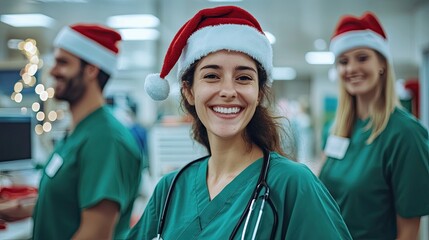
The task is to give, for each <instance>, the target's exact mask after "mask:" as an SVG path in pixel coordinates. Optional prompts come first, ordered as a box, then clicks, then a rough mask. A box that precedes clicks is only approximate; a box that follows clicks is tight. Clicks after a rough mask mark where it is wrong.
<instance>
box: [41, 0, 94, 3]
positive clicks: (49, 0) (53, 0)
mask: <svg viewBox="0 0 429 240" xmlns="http://www.w3.org/2000/svg"><path fill="white" fill-rule="evenodd" d="M35 1H36V2H43V3H57V2H59V3H64V2H69V3H87V2H88V1H87V0H35Z"/></svg>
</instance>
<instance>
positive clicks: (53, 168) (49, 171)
mask: <svg viewBox="0 0 429 240" xmlns="http://www.w3.org/2000/svg"><path fill="white" fill-rule="evenodd" d="M63 162H64V161H63V158H62V157H61V156H60V155H58V154H57V153H55V154H54V155H53V156H52V159H51V161H50V162H49V164H48V166H46V168H45V173H46V175H48V176H49V177H51V178H52V177H54V176H55V174H57V172H58V169H60V167H61V166H62V165H63Z"/></svg>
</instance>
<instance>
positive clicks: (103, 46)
mask: <svg viewBox="0 0 429 240" xmlns="http://www.w3.org/2000/svg"><path fill="white" fill-rule="evenodd" d="M120 40H121V35H120V34H119V33H118V32H116V31H115V30H113V29H110V28H107V27H105V26H101V25H96V24H75V25H71V26H67V27H64V28H63V29H62V30H61V31H60V32H59V33H58V35H57V37H56V38H55V40H54V46H55V47H58V48H62V49H64V50H66V51H68V52H70V53H72V54H74V55H76V56H77V57H79V58H81V59H83V60H85V61H87V62H89V63H91V64H94V65H96V66H98V67H99V68H100V69H102V70H103V71H105V72H106V73H108V74H112V73H113V72H114V70H115V69H116V61H117V56H118V52H119V49H118V43H119V41H120Z"/></svg>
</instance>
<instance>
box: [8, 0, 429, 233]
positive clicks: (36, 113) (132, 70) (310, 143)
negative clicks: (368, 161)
mask: <svg viewBox="0 0 429 240" xmlns="http://www.w3.org/2000/svg"><path fill="white" fill-rule="evenodd" d="M218 5H237V6H240V7H243V8H245V9H246V10H248V11H249V12H251V13H252V14H253V15H254V16H255V17H256V18H257V19H258V20H259V22H260V24H261V26H262V28H263V29H264V30H265V31H266V34H267V36H269V38H270V41H271V43H272V47H273V50H274V66H275V71H274V75H273V77H274V83H273V92H274V97H275V101H274V104H275V108H276V110H277V111H278V113H279V114H280V115H283V116H286V117H287V118H288V119H289V122H287V123H285V124H286V125H287V126H288V128H289V129H290V131H291V133H292V135H293V136H294V139H293V141H292V142H287V143H285V147H289V146H290V145H294V146H296V148H297V151H296V156H297V160H298V161H300V162H303V163H305V164H307V165H308V166H309V167H310V168H311V169H312V170H313V171H314V172H315V173H317V171H318V169H319V165H320V164H319V163H320V161H319V156H320V153H321V133H322V131H323V128H324V127H325V124H326V123H327V122H329V121H330V120H331V119H332V117H333V115H334V113H335V108H336V104H337V79H336V74H335V71H334V70H333V65H332V63H333V57H332V55H331V53H330V52H328V45H329V41H330V37H331V35H332V32H333V29H334V27H335V24H336V23H337V21H338V19H339V16H340V15H343V14H353V15H361V14H362V13H363V12H365V11H368V10H369V11H373V12H375V13H376V15H377V16H378V17H379V19H380V20H381V22H382V24H383V26H384V27H385V31H386V33H387V36H388V39H389V43H390V48H391V52H392V56H393V63H394V66H395V69H396V75H397V89H398V92H399V96H400V98H401V102H402V103H403V105H404V106H405V107H406V108H407V109H408V110H409V111H410V112H412V113H413V114H414V115H415V116H417V117H418V118H420V119H421V121H422V122H423V124H424V125H425V126H426V127H428V125H429V104H428V103H429V27H428V25H427V24H428V22H429V0H406V1H405V0H323V1H322V0H300V1H292V0H264V1H262V0H242V1H237V0H235V1H220V0H216V1H215V0H213V1H209V0H0V135H1V137H0V141H1V143H0V145H2V146H3V148H1V147H0V156H1V158H0V170H1V171H9V170H11V171H14V170H17V169H19V168H26V166H28V165H27V163H28V161H29V159H30V162H31V164H34V163H38V164H43V162H44V161H46V155H47V154H48V153H49V152H50V151H51V150H52V147H53V145H54V144H55V142H56V141H57V140H58V139H60V138H62V137H63V136H64V132H65V130H66V127H67V126H68V124H69V121H70V117H69V114H68V112H67V106H66V105H65V104H64V103H61V102H56V101H55V100H53V99H52V96H53V90H52V88H50V86H51V83H52V79H51V77H50V76H49V74H48V73H49V69H50V67H51V66H52V63H53V57H52V53H53V52H52V50H53V49H52V42H53V39H54V37H55V35H56V34H57V33H58V31H59V30H60V29H61V28H62V27H63V26H66V25H69V24H73V23H78V22H92V23H101V24H106V25H109V26H111V27H113V28H116V29H117V30H118V31H120V33H121V35H122V37H123V38H124V41H123V42H122V43H121V46H120V49H121V51H120V56H119V63H118V66H117V72H116V73H115V74H114V75H113V76H112V78H111V80H110V81H109V83H108V85H107V87H106V89H105V91H104V92H105V96H106V99H107V102H108V103H109V104H110V105H111V106H112V108H113V109H114V112H115V115H116V116H117V117H118V119H120V120H121V121H122V122H123V123H124V124H125V125H127V126H128V127H129V128H130V129H133V131H135V133H136V136H138V138H139V141H141V147H142V150H143V151H144V152H145V156H146V158H145V166H146V168H145V173H144V186H142V195H143V196H146V197H147V196H148V195H150V194H151V191H152V188H153V186H154V184H155V183H156V182H157V180H158V179H159V177H161V176H162V175H163V174H164V173H166V172H167V171H170V170H172V169H175V168H177V167H180V166H182V165H183V164H184V163H186V162H188V161H190V160H192V159H194V158H196V157H198V156H200V155H203V154H205V151H204V149H202V148H201V147H200V146H199V145H198V144H196V143H194V142H193V141H192V140H191V139H190V137H189V119H188V118H187V117H186V116H184V114H183V112H182V111H181V109H180V106H179V101H178V99H179V85H178V81H177V79H176V78H175V74H176V72H175V71H173V72H172V73H171V74H170V75H169V76H168V79H169V81H170V86H172V93H171V95H170V96H169V98H168V99H167V100H166V101H163V102H155V101H153V100H151V99H150V98H149V97H148V95H147V94H146V93H145V92H144V90H143V85H144V79H145V76H146V75H147V74H148V73H153V72H159V71H160V68H161V65H162V61H163V58H164V54H165V52H166V50H167V48H168V46H169V43H170V41H171V40H172V38H173V36H174V35H175V33H176V32H177V30H178V29H179V28H180V27H181V26H182V24H183V23H184V22H185V21H187V20H188V19H189V18H190V17H192V16H193V15H194V14H195V13H196V12H197V11H198V10H200V9H202V8H206V7H214V6H218ZM12 135H13V136H18V135H19V136H20V137H19V138H15V139H18V140H17V141H15V142H14V141H12V140H10V139H11V137H10V136H12ZM6 143H8V144H9V145H6ZM10 146H15V149H19V151H16V153H14V152H11V151H12V150H11V149H12V147H10ZM23 149H27V153H23V152H25V151H24V150H23ZM6 153H8V154H9V155H7V154H6ZM424 224H426V225H424V228H423V231H424V232H426V233H422V234H426V235H424V237H426V238H422V239H428V238H427V236H428V235H427V230H428V229H429V224H427V222H426V223H424ZM422 236H423V235H422Z"/></svg>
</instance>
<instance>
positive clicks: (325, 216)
mask: <svg viewBox="0 0 429 240" xmlns="http://www.w3.org/2000/svg"><path fill="white" fill-rule="evenodd" d="M207 163H208V160H207V159H205V160H203V161H200V162H197V163H194V164H193V165H191V166H190V167H189V168H187V169H186V170H185V171H184V172H183V173H182V174H181V175H180V176H179V177H178V180H177V183H176V185H175V188H174V190H173V193H172V199H171V201H170V204H169V206H168V214H167V216H166V219H165V226H164V230H163V233H162V237H163V239H169V240H172V239H183V240H185V239H186V240H190V239H228V238H229V236H230V235H231V233H232V231H233V228H234V226H235V225H236V223H237V222H238V220H239V217H240V216H241V214H242V212H243V211H244V209H245V207H246V204H247V203H248V201H249V199H250V198H251V195H252V192H253V190H254V188H255V186H256V183H257V180H258V177H259V173H260V171H261V167H262V163H263V160H262V158H261V159H259V160H257V161H256V162H254V163H253V164H252V165H250V166H249V167H247V168H246V169H245V170H244V171H243V172H241V173H240V174H239V175H238V176H237V177H236V178H235V179H234V180H233V181H232V182H231V183H229V184H228V185H227V186H226V187H225V188H224V189H223V190H222V191H221V192H220V193H219V194H218V195H217V196H216V197H215V198H214V199H212V200H210V197H209V192H208V189H207V184H206V176H207ZM175 174H176V173H172V174H169V175H167V176H165V177H163V178H162V179H161V180H160V182H159V183H158V185H157V187H156V188H155V191H154V193H153V195H152V197H151V199H150V200H149V202H148V205H147V207H146V209H145V211H144V213H143V216H142V217H141V219H140V221H139V222H138V223H137V224H136V226H135V227H134V228H133V229H132V230H131V233H130V235H129V239H152V238H154V237H156V235H157V234H156V233H157V226H158V220H159V217H160V214H161V210H162V209H163V206H164V202H165V199H166V195H167V191H168V189H169V186H170V184H171V182H172V178H173V177H174V176H175ZM267 182H268V185H269V187H270V195H269V198H270V199H271V201H272V203H273V207H272V206H270V205H269V204H268V203H266V204H265V208H264V211H263V215H262V218H261V223H260V226H259V231H258V233H257V238H256V239H270V234H271V231H272V230H274V231H275V239H291V240H296V239H320V240H323V239H326V240H333V239H342V240H344V239H351V237H350V234H349V232H348V230H347V228H346V225H345V223H344V221H343V219H342V218H341V215H340V212H339V209H338V206H337V204H336V203H335V201H334V200H333V199H332V197H331V196H330V194H329V193H328V191H327V190H326V188H325V187H324V186H323V184H322V183H321V182H320V181H319V180H318V179H317V178H316V177H315V176H314V175H313V173H312V172H311V171H310V170H309V169H308V168H307V167H306V166H305V165H303V164H300V163H296V162H292V161H290V160H288V159H286V158H284V157H282V156H280V155H279V154H277V153H275V152H272V153H271V163H270V167H269V171H268V180H267ZM262 194H263V191H262V193H261V195H262ZM260 204H261V200H258V204H257V206H256V208H255V210H254V212H253V215H252V217H251V220H250V223H249V225H248V228H247V229H248V230H247V231H246V233H247V234H246V238H245V239H250V238H251V235H252V232H253V229H254V228H255V224H256V219H257V215H258V212H259V206H260ZM274 209H276V212H277V214H278V223H277V227H276V228H275V229H274V224H273V222H274V215H273V211H274ZM244 225H245V224H244V222H243V223H242V224H241V225H240V229H239V231H238V233H237V235H236V236H235V238H234V239H241V234H242V231H243V227H244Z"/></svg>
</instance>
